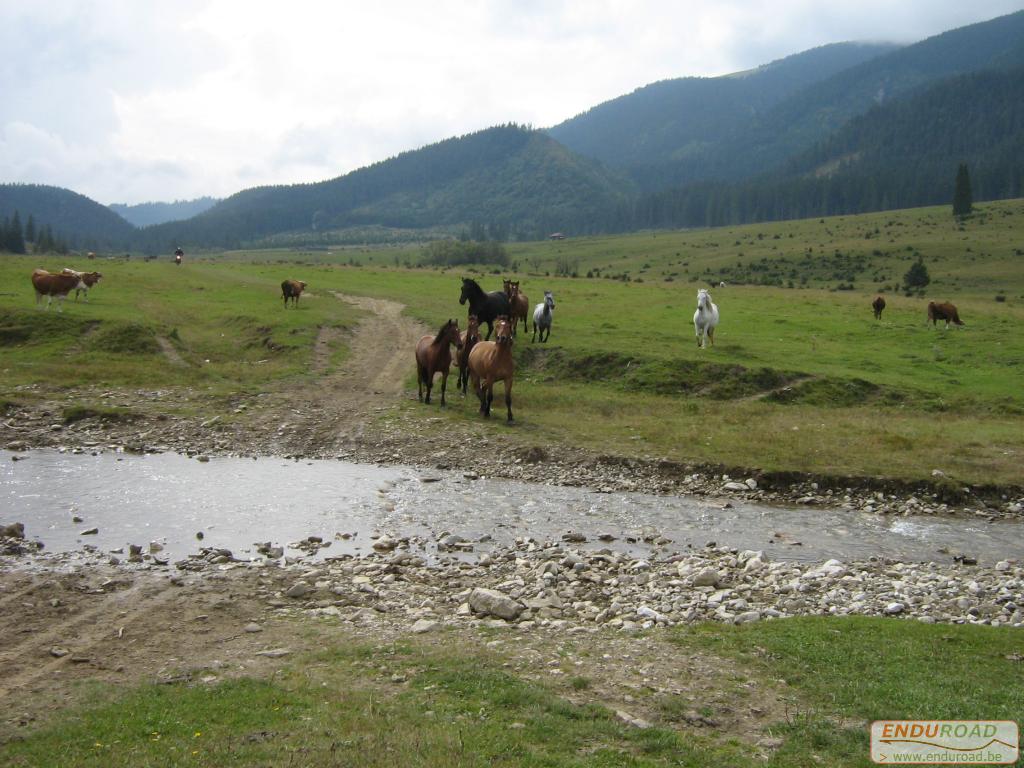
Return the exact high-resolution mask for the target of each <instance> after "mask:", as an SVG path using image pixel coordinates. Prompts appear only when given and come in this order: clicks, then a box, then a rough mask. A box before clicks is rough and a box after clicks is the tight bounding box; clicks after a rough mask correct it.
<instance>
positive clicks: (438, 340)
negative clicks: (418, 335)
mask: <svg viewBox="0 0 1024 768" xmlns="http://www.w3.org/2000/svg"><path fill="white" fill-rule="evenodd" d="M451 322H452V321H451V320H448V321H447V322H445V324H444V325H442V326H441V330H440V331H438V332H437V336H435V337H434V343H435V344H440V343H441V340H442V339H443V338H444V334H445V331H447V330H448V326H449V325H451Z"/></svg>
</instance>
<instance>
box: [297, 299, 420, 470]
mask: <svg viewBox="0 0 1024 768" xmlns="http://www.w3.org/2000/svg"><path fill="white" fill-rule="evenodd" d="M333 295H334V296H335V298H337V299H338V300H339V301H344V302H347V303H349V304H352V305H354V306H356V307H358V308H359V309H361V310H363V311H364V312H366V313H367V315H366V316H365V317H364V318H363V319H362V320H361V321H360V322H359V324H358V325H357V326H356V327H355V328H354V329H353V331H352V336H351V338H350V339H349V356H348V358H347V359H346V360H345V365H344V366H342V367H341V368H339V369H338V370H330V355H331V352H332V348H333V346H334V345H335V344H336V343H337V341H338V340H339V339H340V338H341V333H340V332H339V331H337V330H336V329H330V328H322V329H321V330H320V333H319V334H318V337H317V342H316V344H315V346H314V352H313V362H312V369H313V371H314V372H315V373H317V374H319V375H318V376H316V377H315V378H314V379H312V380H310V381H308V382H306V383H304V384H301V385H299V386H298V387H290V388H289V391H288V392H287V393H284V394H283V395H282V396H283V397H285V398H287V400H288V401H289V402H290V403H291V408H292V416H293V419H292V420H289V422H288V424H287V425H282V426H281V427H279V432H280V433H281V437H282V441H283V444H284V448H285V451H286V452H287V453H291V454H301V455H316V454H319V455H331V453H333V452H335V451H337V450H339V449H341V448H343V447H346V446H352V445H354V444H357V443H359V442H360V441H361V440H362V439H363V436H364V434H365V433H366V431H367V426H368V425H369V424H370V423H371V422H372V421H373V420H374V418H375V417H376V416H377V414H378V413H379V412H380V410H381V409H384V408H389V407H393V406H394V404H395V401H396V398H397V397H398V396H399V395H401V393H402V392H403V391H404V390H405V384H406V379H407V377H408V376H409V374H410V373H411V372H412V368H413V349H415V346H416V342H417V341H418V340H419V338H420V337H421V336H422V335H423V334H424V333H425V330H424V329H423V327H422V326H420V325H419V324H418V323H416V322H415V321H413V320H411V319H409V318H407V317H405V316H403V315H402V311H403V310H404V309H405V307H404V305H402V304H399V303H398V302H394V301H387V300H384V299H372V298H366V297H361V296H359V297H357V296H347V295H344V294H341V293H334V294H333Z"/></svg>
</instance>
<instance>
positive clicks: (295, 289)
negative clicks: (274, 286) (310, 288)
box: [281, 280, 306, 308]
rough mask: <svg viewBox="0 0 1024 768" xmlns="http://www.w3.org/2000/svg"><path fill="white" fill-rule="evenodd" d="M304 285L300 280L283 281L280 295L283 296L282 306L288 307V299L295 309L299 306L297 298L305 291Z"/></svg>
mask: <svg viewBox="0 0 1024 768" xmlns="http://www.w3.org/2000/svg"><path fill="white" fill-rule="evenodd" d="M305 287H306V284H305V283H304V282H302V281H301V280H285V281H284V282H283V283H281V293H282V295H283V296H284V305H285V307H286V308H287V307H288V299H291V300H292V303H293V304H294V305H295V306H296V307H297V306H299V296H300V295H301V294H302V291H303V290H304V289H305Z"/></svg>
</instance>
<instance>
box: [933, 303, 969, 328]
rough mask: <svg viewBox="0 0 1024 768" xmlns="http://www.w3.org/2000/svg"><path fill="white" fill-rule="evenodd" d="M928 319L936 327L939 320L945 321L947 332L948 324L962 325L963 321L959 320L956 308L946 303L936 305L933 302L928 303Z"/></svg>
mask: <svg viewBox="0 0 1024 768" xmlns="http://www.w3.org/2000/svg"><path fill="white" fill-rule="evenodd" d="M928 319H929V320H931V321H932V325H933V326H934V325H936V324H937V323H938V321H939V320H945V321H946V330H947V331H948V330H949V324H950V323H955V324H956V325H963V321H962V320H961V319H960V315H959V314H958V313H957V311H956V306H955V305H954V304H950V303H949V302H948V301H946V302H943V303H942V304H936V303H935V302H934V301H929V302H928Z"/></svg>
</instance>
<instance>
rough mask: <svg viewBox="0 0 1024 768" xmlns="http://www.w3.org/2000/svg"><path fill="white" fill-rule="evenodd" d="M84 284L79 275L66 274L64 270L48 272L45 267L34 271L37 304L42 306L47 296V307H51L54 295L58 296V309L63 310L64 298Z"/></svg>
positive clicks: (33, 284) (33, 282)
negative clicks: (44, 297)
mask: <svg viewBox="0 0 1024 768" xmlns="http://www.w3.org/2000/svg"><path fill="white" fill-rule="evenodd" d="M81 284H82V279H81V278H80V277H79V276H78V275H66V274H64V273H62V272H47V271H46V270H45V269H35V270H33V271H32V287H33V288H35V289H36V306H37V307H42V304H43V296H46V297H47V301H46V308H47V309H49V308H50V304H52V303H53V297H54V296H56V297H57V311H58V312H63V311H64V309H63V306H64V299H66V298H67V296H68V294H69V293H70V292H71V291H73V290H75V288H77V287H78V286H80V285H81Z"/></svg>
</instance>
